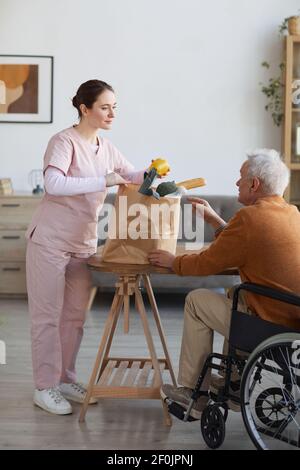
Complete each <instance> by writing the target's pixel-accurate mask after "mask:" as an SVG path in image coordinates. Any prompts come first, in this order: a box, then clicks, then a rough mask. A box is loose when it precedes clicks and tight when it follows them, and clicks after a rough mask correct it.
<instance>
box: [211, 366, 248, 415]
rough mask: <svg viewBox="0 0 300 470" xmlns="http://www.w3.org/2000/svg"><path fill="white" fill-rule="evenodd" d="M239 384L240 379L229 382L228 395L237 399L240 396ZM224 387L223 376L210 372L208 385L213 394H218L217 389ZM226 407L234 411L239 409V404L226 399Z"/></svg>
mask: <svg viewBox="0 0 300 470" xmlns="http://www.w3.org/2000/svg"><path fill="white" fill-rule="evenodd" d="M240 385H241V383H240V381H234V382H230V384H229V393H230V395H233V396H234V397H235V398H237V399H239V398H240ZM224 387H225V377H222V376H221V375H216V374H212V376H211V381H210V387H209V389H210V391H211V392H212V393H213V394H214V395H218V393H219V391H220V390H221V389H222V388H224ZM228 407H229V408H230V409H231V410H232V411H236V412H240V411H241V407H240V405H239V404H238V403H236V402H235V401H233V400H228Z"/></svg>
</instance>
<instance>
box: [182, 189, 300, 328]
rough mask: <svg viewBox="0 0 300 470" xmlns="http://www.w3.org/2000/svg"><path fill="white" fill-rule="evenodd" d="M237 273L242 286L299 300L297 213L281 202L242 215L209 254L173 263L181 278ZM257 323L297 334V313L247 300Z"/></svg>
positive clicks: (273, 199) (267, 200)
mask: <svg viewBox="0 0 300 470" xmlns="http://www.w3.org/2000/svg"><path fill="white" fill-rule="evenodd" d="M231 267H237V268H238V269H239V273H240V276H241V279H242V281H243V282H253V283H256V284H262V285H266V286H270V287H273V288H275V289H281V290H285V291H289V292H293V293H298V294H300V213H299V212H298V210H297V208H296V207H295V206H292V205H289V204H287V203H286V202H285V201H284V199H283V198H282V197H280V196H269V197H264V198H261V199H259V200H258V201H256V203H255V204H253V205H251V206H247V207H243V208H242V209H240V210H239V211H238V212H237V213H236V215H235V216H234V217H233V218H232V219H231V220H230V221H229V223H228V225H227V226H226V228H225V229H224V230H223V231H222V232H221V233H220V234H219V235H218V237H217V238H216V240H215V241H214V242H213V243H212V244H211V245H210V246H209V248H208V249H207V250H205V251H203V252H201V253H199V254H194V255H183V256H178V257H176V259H175V261H174V264H173V269H174V271H175V272H176V274H178V275H181V276H208V275H211V274H217V273H218V272H221V271H223V270H224V269H227V268H231ZM246 298H247V303H248V306H249V307H250V309H251V310H252V311H254V312H256V313H257V314H258V315H259V316H260V317H261V318H263V319H265V320H268V321H271V322H274V323H279V324H282V325H286V326H289V327H292V328H296V329H299V330H300V307H295V306H292V305H290V306H288V305H287V304H284V303H282V302H278V301H275V300H272V299H268V298H266V297H261V296H255V295H254V294H250V293H247V294H246Z"/></svg>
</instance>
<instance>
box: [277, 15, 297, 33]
mask: <svg viewBox="0 0 300 470" xmlns="http://www.w3.org/2000/svg"><path fill="white" fill-rule="evenodd" d="M286 32H288V33H289V34H291V35H300V16H299V15H294V16H289V17H288V18H285V19H284V20H283V22H282V23H281V25H280V26H279V34H285V33H286Z"/></svg>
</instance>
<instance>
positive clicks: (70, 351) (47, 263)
mask: <svg viewBox="0 0 300 470" xmlns="http://www.w3.org/2000/svg"><path fill="white" fill-rule="evenodd" d="M83 256H84V255H83ZM87 260H88V258H87V257H80V254H78V253H77V254H75V253H69V252H66V251H61V250H58V249H55V248H50V247H47V246H43V245H39V244H37V243H34V242H33V241H32V240H28V245H27V253H26V278H27V292H28V305H29V313H30V320H31V340H32V365H33V377H34V382H35V387H36V388H39V389H44V388H50V387H54V386H57V385H59V384H60V383H62V382H66V383H72V382H76V370H75V361H76V357H77V354H78V350H79V347H80V343H81V339H82V336H83V324H84V321H85V315H86V308H87V304H88V300H89V295H90V289H91V274H90V271H89V269H88V267H87Z"/></svg>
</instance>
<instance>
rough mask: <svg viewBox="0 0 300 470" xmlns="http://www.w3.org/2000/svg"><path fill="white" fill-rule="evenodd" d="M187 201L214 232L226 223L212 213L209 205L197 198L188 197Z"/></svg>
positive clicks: (214, 212) (212, 210)
mask: <svg viewBox="0 0 300 470" xmlns="http://www.w3.org/2000/svg"><path fill="white" fill-rule="evenodd" d="M187 200H188V201H189V202H191V203H192V206H193V208H194V209H195V210H196V213H197V215H199V216H200V217H203V218H204V220H205V222H207V223H208V224H210V225H211V226H212V227H213V228H214V229H215V230H216V229H217V228H219V227H220V226H221V225H226V222H225V221H224V220H223V219H222V218H221V217H220V216H219V215H218V214H217V213H216V211H214V209H213V208H212V207H211V205H210V204H209V203H208V202H207V201H206V200H205V199H201V198H199V197H188V198H187Z"/></svg>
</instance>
